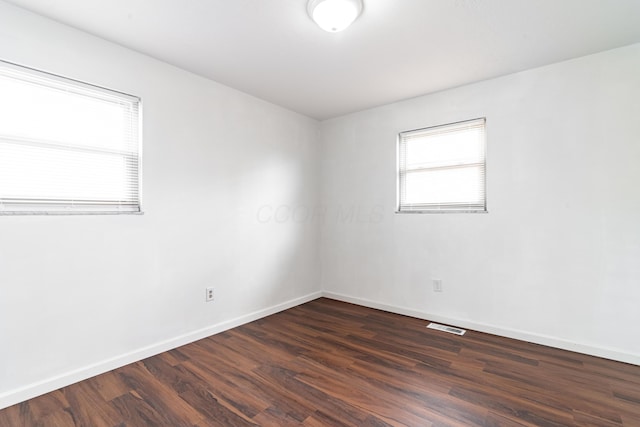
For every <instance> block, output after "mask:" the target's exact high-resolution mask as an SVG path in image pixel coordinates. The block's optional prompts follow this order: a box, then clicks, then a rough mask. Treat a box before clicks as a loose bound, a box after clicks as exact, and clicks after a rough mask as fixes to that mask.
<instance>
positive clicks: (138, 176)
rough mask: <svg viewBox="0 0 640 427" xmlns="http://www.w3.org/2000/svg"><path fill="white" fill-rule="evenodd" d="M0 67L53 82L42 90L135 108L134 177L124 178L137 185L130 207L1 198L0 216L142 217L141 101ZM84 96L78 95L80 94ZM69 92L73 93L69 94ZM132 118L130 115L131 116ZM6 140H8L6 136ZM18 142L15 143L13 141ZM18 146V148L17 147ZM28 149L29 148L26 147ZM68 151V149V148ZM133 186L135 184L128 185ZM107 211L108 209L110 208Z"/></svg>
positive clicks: (52, 144) (78, 147) (56, 77)
mask: <svg viewBox="0 0 640 427" xmlns="http://www.w3.org/2000/svg"><path fill="white" fill-rule="evenodd" d="M0 66H2V67H4V68H7V69H10V70H17V71H18V72H19V73H24V74H29V75H31V76H32V77H33V78H34V79H41V80H42V81H44V82H47V81H50V82H52V83H51V85H50V86H47V84H46V83H41V85H42V86H45V87H50V88H53V87H56V86H55V83H56V82H58V83H60V84H61V85H67V86H71V87H73V88H75V89H77V91H78V93H77V95H78V96H91V95H88V94H91V93H93V94H95V95H94V96H93V97H94V98H96V99H100V98H101V96H99V95H98V94H101V95H102V99H103V100H105V99H107V98H113V99H114V100H115V99H117V100H120V102H123V103H126V102H129V103H131V106H132V107H134V108H135V115H134V116H133V117H134V119H135V120H134V121H133V122H132V123H135V131H134V135H135V145H134V146H135V147H136V151H135V152H133V151H131V153H133V154H134V157H135V168H136V169H135V172H136V173H135V174H132V175H127V176H135V183H136V184H137V185H136V187H137V188H136V193H135V194H136V196H137V197H135V198H134V199H133V203H130V204H127V203H122V200H120V201H118V200H115V199H109V200H98V199H94V200H84V201H83V200H78V199H75V200H74V198H72V197H70V198H64V199H53V198H51V199H46V198H42V199H29V198H24V199H13V200H12V199H11V198H8V197H6V198H4V199H3V198H2V197H1V196H0V216H14V215H123V214H126V215H142V214H144V212H143V209H142V206H143V204H142V202H143V194H142V189H143V185H142V184H143V173H142V169H143V159H142V154H143V152H142V148H143V143H142V115H143V113H142V110H143V105H142V99H141V98H140V97H139V96H135V95H131V94H129V93H125V92H122V91H118V90H113V89H110V88H106V87H103V86H99V85H95V84H92V83H87V82H84V81H81V80H77V79H73V78H69V77H65V76H61V75H58V74H54V73H50V72H47V71H43V70H39V69H36V68H32V67H28V66H24V65H21V64H16V63H12V62H9V61H5V60H2V59H0ZM83 91H84V92H86V93H84V94H83V93H81V92H83ZM70 92H73V90H71V91H70ZM132 114H133V113H132ZM9 138H11V136H10V135H9ZM18 140H20V138H19V137H18V139H17V140H16V141H18ZM33 141H34V143H35V144H36V145H42V146H44V147H49V146H50V147H51V148H52V149H56V146H58V147H64V146H65V144H64V143H56V142H55V141H50V142H49V141H46V140H42V141H43V142H39V141H40V140H35V139H34V140H33ZM19 145H20V144H19ZM27 145H29V144H28V143H27ZM69 147H70V146H69ZM74 147H75V148H67V149H68V150H70V151H72V152H82V151H84V152H93V153H99V152H103V153H109V154H112V155H113V154H115V155H122V156H126V155H127V154H126V153H127V151H126V150H124V149H117V148H113V149H111V148H99V147H98V148H96V147H91V146H86V147H85V146H82V145H75V144H74ZM131 182H134V181H131ZM6 206H11V209H6ZM109 207H110V208H109Z"/></svg>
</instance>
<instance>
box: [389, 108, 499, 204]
mask: <svg viewBox="0 0 640 427" xmlns="http://www.w3.org/2000/svg"><path fill="white" fill-rule="evenodd" d="M478 121H482V141H481V144H482V149H483V157H484V159H483V160H484V162H483V175H484V180H483V183H482V184H483V195H484V197H483V202H484V203H483V206H482V208H480V209H470V208H468V207H467V208H465V207H461V208H454V207H451V206H453V205H452V204H449V207H446V208H429V207H427V206H425V207H423V208H413V209H403V204H402V174H403V173H405V174H406V172H403V165H402V154H401V150H402V144H403V135H406V134H412V133H418V132H424V131H429V130H433V129H437V128H446V127H451V126H457V125H460V126H462V125H464V124H465V123H472V122H478ZM486 134H487V118H486V117H478V118H474V119H467V120H460V121H457V122H451V123H444V124H440V125H435V126H427V127H423V128H417V129H411V130H407V131H402V132H399V133H398V135H397V139H396V211H395V213H397V214H446V213H453V214H455V213H458V214H459V213H474V214H483V213H489V210H488V207H487V136H486ZM470 164H471V163H468V165H470ZM459 167H464V166H459ZM405 169H406V165H405ZM429 169H435V168H424V170H429ZM443 206H446V204H443ZM463 206H464V205H463Z"/></svg>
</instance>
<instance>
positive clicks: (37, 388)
mask: <svg viewBox="0 0 640 427" xmlns="http://www.w3.org/2000/svg"><path fill="white" fill-rule="evenodd" d="M320 297H326V298H331V299H335V300H338V301H344V302H349V303H352V304H357V305H361V306H364V307H370V308H375V309H378V310H384V311H388V312H391V313H397V314H402V315H405V316H411V317H415V318H418V319H425V320H431V321H434V322H438V323H444V324H447V325H451V326H458V327H462V328H466V329H471V330H476V331H480V332H486V333H489V334H494V335H499V336H503V337H507V338H514V339H517V340H521V341H528V342H532V343H536V344H541V345H546V346H549V347H555V348H560V349H563V350H569V351H575V352H578V353H583V354H588V355H591V356H596V357H603V358H606V359H611V360H617V361H620V362H625V363H630V364H634V365H640V356H639V355H636V354H630V353H625V352H622V351H618V350H614V349H608V348H601V347H595V346H591V345H585V344H580V343H575V342H571V341H566V340H562V339H559V338H554V337H551V336H546V335H540V334H534V333H529V332H524V331H519V330H514V329H509V328H503V327H499V326H494V325H488V324H484V323H478V322H473V321H470V320H464V319H456V318H452V317H446V316H439V315H434V314H430V313H425V312H422V311H418V310H414V309H410V308H406V307H399V306H392V305H389V304H384V303H380V302H376V301H371V300H368V299H364V298H357V297H352V296H348V295H343V294H338V293H334V292H327V291H323V292H313V293H311V294H308V295H305V296H302V297H299V298H294V299H292V300H289V301H286V302H283V303H281V304H277V305H274V306H271V307H268V308H265V309H262V310H258V311H255V312H253V313H249V314H246V315H244V316H240V317H236V318H234V319H230V320H227V321H224V322H220V323H217V324H215V325H211V326H207V327H206V328H202V329H199V330H197V331H193V332H190V333H188V334H184V335H180V336H178V337H175V338H171V339H168V340H165V341H162V342H159V343H156V344H153V345H150V346H147V347H143V348H140V349H137V350H134V351H132V352H130V353H126V354H123V355H121V356H117V357H114V358H111V359H107V360H103V361H101V362H97V363H94V364H92V365H89V366H85V367H82V368H79V369H76V370H73V371H71V372H67V373H64V374H61V375H58V376H55V377H52V378H48V379H46V380H43V381H39V382H37V383H32V384H29V385H26V386H24V387H21V388H19V389H15V390H10V391H8V392H4V393H2V394H0V409H3V408H7V407H9V406H11V405H15V404H16V403H20V402H23V401H25V400H28V399H32V398H34V397H37V396H40V395H42V394H45V393H49V392H51V391H54V390H57V389H59V388H61V387H66V386H68V385H71V384H74V383H76V382H78V381H82V380H85V379H88V378H91V377H94V376H96V375H100V374H103V373H105V372H109V371H111V370H113V369H117V368H119V367H122V366H125V365H128V364H129V363H133V362H137V361H138V360H142V359H146V358H147V357H151V356H155V355H156V354H159V353H162V352H165V351H168V350H171V349H174V348H177V347H180V346H183V345H185V344H189V343H191V342H194V341H197V340H200V339H203V338H206V337H209V336H211V335H215V334H218V333H220V332H224V331H226V330H228V329H232V328H235V327H237V326H240V325H244V324H245V323H249V322H253V321H254V320H258V319H261V318H263V317H266V316H270V315H272V314H275V313H278V312H280V311H283V310H287V309H289V308H292V307H296V306H298V305H300V304H304V303H306V302H309V301H313V300H314V299H317V298H320Z"/></svg>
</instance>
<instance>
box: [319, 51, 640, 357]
mask: <svg viewBox="0 0 640 427" xmlns="http://www.w3.org/2000/svg"><path fill="white" fill-rule="evenodd" d="M477 117H486V118H487V134H488V169H487V173H488V178H487V179H488V182H487V186H488V209H489V213H488V214H424V215H419V214H418V215H416V214H394V208H395V200H396V193H395V185H396V178H395V160H396V153H395V150H396V147H395V143H396V136H397V134H398V132H400V131H404V130H410V129H415V128H421V127H426V126H432V125H438V124H444V123H450V122H455V121H459V120H465V119H472V118H477ZM321 130H322V134H321V138H322V144H323V148H322V150H323V151H322V159H323V165H322V176H323V178H322V185H323V189H322V200H323V202H324V204H325V207H326V210H327V211H328V212H332V213H333V214H332V215H328V216H327V220H326V221H325V223H324V225H323V229H322V233H321V236H322V249H321V256H322V264H323V265H322V286H323V289H324V290H325V291H328V292H329V293H330V294H332V295H334V296H337V297H339V298H342V299H345V300H349V301H353V302H358V303H364V304H367V305H371V306H374V307H382V308H387V309H389V310H392V311H397V312H402V313H407V314H412V315H416V316H422V317H425V318H431V319H433V320H440V321H448V322H450V323H454V324H458V325H461V326H468V327H474V328H477V329H481V330H485V331H493V332H498V333H500V334H504V335H508V336H514V337H518V338H524V339H528V340H531V341H535V342H540V343H547V344H551V345H556V346H559V347H564V348H573V349H578V350H580V351H584V352H588V353H592V354H600V355H603V356H607V357H612V358H617V359H620V360H626V361H629V362H632V363H640V333H639V332H638V329H637V326H638V325H640V309H639V307H640V220H639V218H640V216H639V215H640V191H639V190H638V185H639V183H640V166H639V163H640V44H636V45H633V46H629V47H625V48H621V49H617V50H612V51H608V52H604V53H600V54H596V55H592V56H588V57H584V58H580V59H576V60H572V61H567V62H563V63H559V64H555V65H551V66H547V67H543V68H539V69H534V70H530V71H526V72H522V73H518V74H513V75H509V76H506V77H501V78H497V79H494V80H490V81H485V82H481V83H477V84H472V85H468V86H464V87H460V88H456V89H452V90H447V91H444V92H440V93H436V94H432V95H428V96H422V97H419V98H415V99H411V100H407V101H403V102H398V103H395V104H391V105H386V106H383V107H380V108H375V109H372V110H368V111H363V112H360V113H355V114H351V115H348V116H344V117H340V118H336V119H333V120H330V121H326V122H323V123H322V124H321ZM350 215H351V216H350ZM432 279H442V280H443V286H444V292H443V293H441V294H439V293H434V292H433V291H432V285H431V280H432Z"/></svg>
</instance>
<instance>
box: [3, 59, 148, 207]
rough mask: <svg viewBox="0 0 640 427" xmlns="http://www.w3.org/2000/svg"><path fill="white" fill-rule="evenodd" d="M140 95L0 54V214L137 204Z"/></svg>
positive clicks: (139, 160) (138, 191)
mask: <svg viewBox="0 0 640 427" xmlns="http://www.w3.org/2000/svg"><path fill="white" fill-rule="evenodd" d="M140 145H141V141H140V99H139V98H137V97H135V96H131V95H126V94H123V93H120V92H115V91H112V90H108V89H104V88H101V87H97V86H93V85H89V84H86V83H81V82H78V81H75V80H70V79H66V78H63V77H59V76H54V75H51V74H47V73H43V72H39V71H35V70H32V69H29V68H24V67H21V66H17V65H14V64H9V63H6V62H1V61H0V214H29V213H44V214H47V213H53V214H55V213H136V212H140V172H141V170H140V162H141V159H140Z"/></svg>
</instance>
